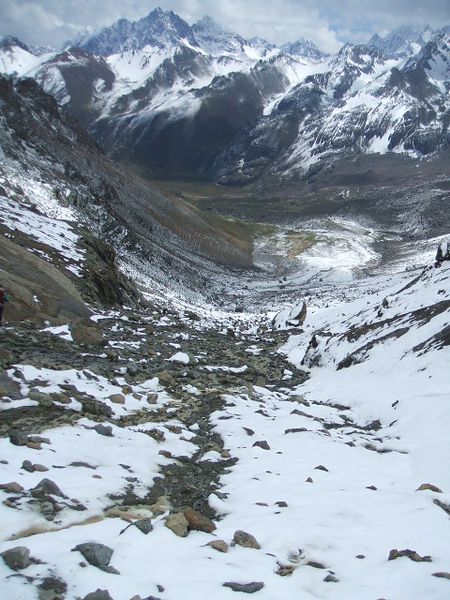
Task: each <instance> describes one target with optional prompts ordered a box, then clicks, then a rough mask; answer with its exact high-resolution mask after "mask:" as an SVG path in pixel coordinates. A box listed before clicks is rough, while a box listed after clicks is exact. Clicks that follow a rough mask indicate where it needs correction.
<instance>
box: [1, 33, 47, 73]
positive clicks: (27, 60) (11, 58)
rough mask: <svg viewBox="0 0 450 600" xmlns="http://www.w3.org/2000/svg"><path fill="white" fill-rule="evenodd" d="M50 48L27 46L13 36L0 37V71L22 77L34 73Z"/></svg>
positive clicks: (45, 58)
mask: <svg viewBox="0 0 450 600" xmlns="http://www.w3.org/2000/svg"><path fill="white" fill-rule="evenodd" d="M53 52H54V51H53V50H51V49H50V48H34V47H31V48H29V47H28V46H27V45H26V44H24V43H23V42H21V41H20V40H18V39H17V38H15V37H12V36H6V37H4V38H2V39H0V73H5V74H6V75H15V76H19V77H24V76H27V75H34V71H35V69H36V68H37V67H38V66H39V65H40V64H41V63H42V62H44V61H45V60H47V59H48V58H49V57H50V56H51V55H52V54H53Z"/></svg>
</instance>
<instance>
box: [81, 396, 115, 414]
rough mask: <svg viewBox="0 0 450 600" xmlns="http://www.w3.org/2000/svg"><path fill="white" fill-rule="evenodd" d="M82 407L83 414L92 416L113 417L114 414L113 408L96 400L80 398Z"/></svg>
mask: <svg viewBox="0 0 450 600" xmlns="http://www.w3.org/2000/svg"><path fill="white" fill-rule="evenodd" d="M80 402H81V405H82V407H83V413H85V414H86V413H87V414H91V415H101V416H106V417H111V416H112V414H113V412H112V408H111V407H110V406H108V405H107V404H105V403H104V402H102V401H101V400H96V399H95V398H80Z"/></svg>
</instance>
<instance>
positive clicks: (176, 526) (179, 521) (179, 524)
mask: <svg viewBox="0 0 450 600" xmlns="http://www.w3.org/2000/svg"><path fill="white" fill-rule="evenodd" d="M165 526H166V527H168V528H169V529H170V530H171V531H173V532H174V533H175V535H178V536H179V537H186V536H187V534H188V531H189V529H188V528H189V523H188V520H187V519H186V517H185V516H184V514H183V513H175V514H173V515H170V516H169V517H167V519H166V522H165Z"/></svg>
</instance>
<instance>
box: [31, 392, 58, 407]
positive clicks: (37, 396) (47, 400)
mask: <svg viewBox="0 0 450 600" xmlns="http://www.w3.org/2000/svg"><path fill="white" fill-rule="evenodd" d="M28 397H29V398H30V400H34V401H35V402H38V403H39V404H40V406H52V405H53V398H52V397H51V396H49V395H48V394H44V393H43V392H39V391H38V390H31V391H30V393H29V394H28Z"/></svg>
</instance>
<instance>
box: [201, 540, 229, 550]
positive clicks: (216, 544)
mask: <svg viewBox="0 0 450 600" xmlns="http://www.w3.org/2000/svg"><path fill="white" fill-rule="evenodd" d="M206 545H207V546H211V548H214V550H217V551H218V552H224V553H225V552H228V544H227V543H226V542H225V541H224V540H212V542H208V543H207V544H206Z"/></svg>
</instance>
